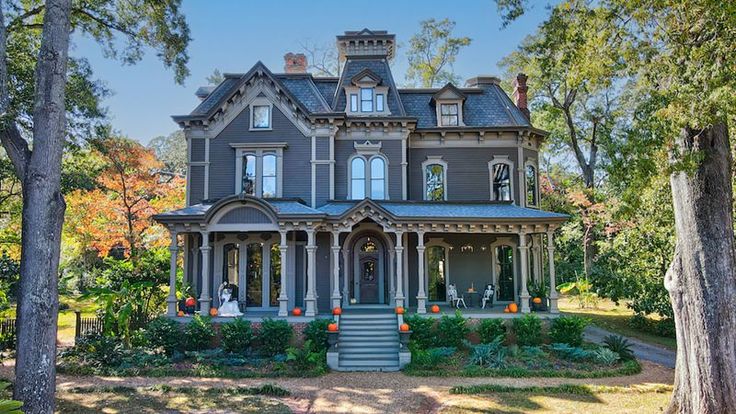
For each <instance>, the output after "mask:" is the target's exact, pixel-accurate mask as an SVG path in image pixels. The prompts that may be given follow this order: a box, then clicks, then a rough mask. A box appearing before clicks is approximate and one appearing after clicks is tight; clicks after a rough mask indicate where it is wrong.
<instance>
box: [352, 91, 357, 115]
mask: <svg viewBox="0 0 736 414" xmlns="http://www.w3.org/2000/svg"><path fill="white" fill-rule="evenodd" d="M350 111H351V112H358V95H357V94H351V95H350Z"/></svg>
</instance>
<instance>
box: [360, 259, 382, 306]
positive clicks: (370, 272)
mask: <svg viewBox="0 0 736 414" xmlns="http://www.w3.org/2000/svg"><path fill="white" fill-rule="evenodd" d="M358 268H359V269H360V282H359V283H360V303H378V272H379V269H378V259H377V258H375V257H363V258H361V259H360V264H359V267H358Z"/></svg>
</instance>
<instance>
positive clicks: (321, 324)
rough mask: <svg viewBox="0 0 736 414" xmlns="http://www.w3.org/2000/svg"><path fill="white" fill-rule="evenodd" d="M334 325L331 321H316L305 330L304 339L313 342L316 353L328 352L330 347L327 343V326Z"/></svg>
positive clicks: (310, 323)
mask: <svg viewBox="0 0 736 414" xmlns="http://www.w3.org/2000/svg"><path fill="white" fill-rule="evenodd" d="M330 323H332V320H331V319H315V320H313V321H312V322H309V323H308V324H307V327H306V328H304V338H306V339H307V340H308V341H312V346H314V349H315V350H316V351H322V350H326V349H327V348H329V347H330V345H329V344H328V343H327V325H329V324H330Z"/></svg>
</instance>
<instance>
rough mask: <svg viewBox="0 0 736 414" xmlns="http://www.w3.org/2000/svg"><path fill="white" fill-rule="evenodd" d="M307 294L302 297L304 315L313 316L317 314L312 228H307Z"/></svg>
mask: <svg viewBox="0 0 736 414" xmlns="http://www.w3.org/2000/svg"><path fill="white" fill-rule="evenodd" d="M306 249H307V296H306V297H305V298H304V303H305V306H306V308H307V309H306V311H305V312H304V316H310V317H311V316H314V315H316V314H317V294H316V290H317V289H316V286H317V284H316V280H315V270H316V269H315V263H314V261H315V256H316V255H315V253H316V251H317V245H315V244H314V229H307V247H306Z"/></svg>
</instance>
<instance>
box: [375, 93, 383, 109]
mask: <svg viewBox="0 0 736 414" xmlns="http://www.w3.org/2000/svg"><path fill="white" fill-rule="evenodd" d="M383 96H384V95H383V94H382V93H381V94H378V95H376V112H383V99H384V98H383Z"/></svg>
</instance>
